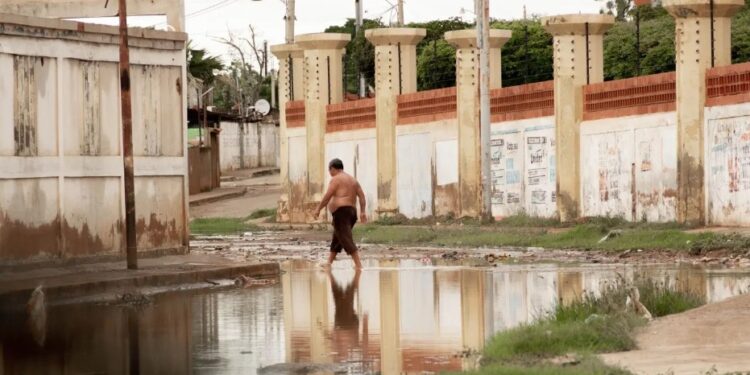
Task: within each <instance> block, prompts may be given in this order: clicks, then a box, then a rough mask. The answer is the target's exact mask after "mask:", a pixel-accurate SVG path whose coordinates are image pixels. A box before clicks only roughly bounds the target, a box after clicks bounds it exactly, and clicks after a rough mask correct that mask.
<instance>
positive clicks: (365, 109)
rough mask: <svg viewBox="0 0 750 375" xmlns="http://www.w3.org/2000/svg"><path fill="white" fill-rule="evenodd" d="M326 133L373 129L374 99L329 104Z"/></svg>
mask: <svg viewBox="0 0 750 375" xmlns="http://www.w3.org/2000/svg"><path fill="white" fill-rule="evenodd" d="M326 111H328V121H327V123H326V133H334V132H339V131H346V130H357V129H368V128H374V127H375V99H361V100H354V101H350V102H344V103H338V104H330V105H328V106H327V107H326Z"/></svg>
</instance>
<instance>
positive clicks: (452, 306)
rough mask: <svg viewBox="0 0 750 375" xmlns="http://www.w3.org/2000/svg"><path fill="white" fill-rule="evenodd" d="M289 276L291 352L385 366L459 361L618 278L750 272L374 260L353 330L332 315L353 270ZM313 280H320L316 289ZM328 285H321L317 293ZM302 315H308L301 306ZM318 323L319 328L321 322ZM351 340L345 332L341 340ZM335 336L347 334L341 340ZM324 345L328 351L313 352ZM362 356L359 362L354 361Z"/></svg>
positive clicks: (689, 285)
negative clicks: (335, 289)
mask: <svg viewBox="0 0 750 375" xmlns="http://www.w3.org/2000/svg"><path fill="white" fill-rule="evenodd" d="M298 266H299V267H298V268H297V270H296V271H295V272H291V273H290V275H289V276H286V277H285V279H284V280H287V281H286V282H289V283H291V288H287V287H285V288H284V290H288V291H290V292H291V294H292V296H285V300H287V301H289V303H290V304H291V310H292V312H291V313H286V314H285V317H286V321H287V322H288V325H287V327H286V329H287V334H288V335H290V337H291V346H292V349H291V352H292V355H291V356H289V357H287V360H288V361H291V362H298V363H299V362H308V361H312V362H319V363H348V364H349V365H348V366H350V370H351V371H354V372H356V371H359V369H365V370H367V371H373V372H378V371H379V372H381V373H383V374H399V373H419V372H422V371H434V372H441V371H451V370H460V369H462V368H465V367H466V366H468V365H469V362H462V361H461V360H460V359H457V358H455V354H456V353H458V352H460V351H462V350H464V349H465V348H475V349H481V348H482V347H483V345H484V343H485V342H486V339H487V338H489V337H490V336H491V335H492V334H494V333H496V332H499V331H502V330H505V329H509V328H512V327H516V326H518V325H520V324H523V323H530V322H532V321H534V320H535V319H538V318H540V317H542V316H544V315H545V314H546V313H549V312H550V311H552V310H553V309H554V308H555V306H556V305H557V304H558V303H570V302H572V301H575V300H578V299H580V298H581V297H582V296H584V295H585V294H587V293H592V294H594V295H598V294H600V291H601V290H602V289H603V288H606V287H608V286H610V285H613V284H615V283H616V282H618V280H628V281H632V280H634V279H637V278H642V277H648V278H652V279H654V280H656V281H657V282H661V283H664V284H665V285H667V286H669V287H672V288H676V289H680V290H684V291H690V292H692V293H695V294H699V295H701V296H703V297H705V298H707V299H708V300H709V301H716V300H718V299H723V298H726V297H727V296H730V295H735V294H736V293H738V292H740V291H742V290H747V288H748V286H750V277H748V276H744V279H740V280H738V279H737V277H736V275H723V274H715V273H711V272H709V273H705V272H703V271H701V270H696V269H689V268H683V269H668V270H665V269H664V268H652V269H644V270H638V271H637V272H636V270H635V269H634V268H633V267H631V266H623V265H618V266H602V265H596V266H579V267H561V266H557V265H536V266H515V265H512V266H511V265H509V266H503V265H501V266H498V267H496V268H494V269H491V270H487V269H472V268H446V267H442V268H434V267H425V266H424V265H421V264H420V263H419V262H417V261H414V260H394V261H383V262H380V263H373V264H370V265H369V266H368V267H369V268H370V269H366V270H365V271H364V272H363V273H362V274H361V276H360V278H359V283H358V288H357V293H356V297H355V299H354V302H353V310H354V311H355V313H356V314H357V316H358V320H357V330H356V334H352V332H344V331H343V330H342V329H341V328H340V327H337V325H336V323H335V315H336V311H337V309H341V308H342V306H340V303H341V301H337V300H335V299H334V298H333V297H332V293H331V286H332V285H333V283H335V284H336V285H339V287H340V288H344V289H345V288H347V287H348V286H349V285H351V283H352V280H353V279H354V273H353V271H348V270H339V269H335V270H334V271H333V277H332V278H330V279H327V277H326V276H324V274H323V273H320V272H317V271H309V270H307V269H305V268H304V267H307V266H305V265H298ZM313 289H317V290H316V291H315V292H312V290H313ZM319 292H324V293H319ZM301 315H304V316H301ZM316 330H317V331H316ZM342 340H348V341H342ZM337 342H346V345H345V346H341V345H339V344H337ZM322 351H326V355H322V354H321V355H319V356H316V355H313V353H321V352H322ZM351 366H359V367H357V368H356V369H357V370H356V371H355V368H354V367H351Z"/></svg>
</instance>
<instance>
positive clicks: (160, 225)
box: [135, 213, 182, 251]
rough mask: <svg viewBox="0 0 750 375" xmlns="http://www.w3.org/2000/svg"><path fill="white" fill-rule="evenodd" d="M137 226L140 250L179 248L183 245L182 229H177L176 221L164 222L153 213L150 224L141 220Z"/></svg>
mask: <svg viewBox="0 0 750 375" xmlns="http://www.w3.org/2000/svg"><path fill="white" fill-rule="evenodd" d="M135 226H136V232H137V233H138V247H139V250H141V249H162V248H165V247H178V246H180V245H181V244H182V228H178V227H177V220H176V219H171V220H169V219H168V220H164V221H162V220H159V216H158V215H157V214H156V213H151V215H150V216H149V219H148V222H147V221H146V219H145V218H140V219H138V221H137V222H136V224H135ZM141 251H142V250H141Z"/></svg>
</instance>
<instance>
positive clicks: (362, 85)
mask: <svg viewBox="0 0 750 375" xmlns="http://www.w3.org/2000/svg"><path fill="white" fill-rule="evenodd" d="M354 11H355V12H356V13H357V22H356V25H355V28H354V30H355V31H354V32H355V34H356V35H355V37H359V34H360V33H361V32H362V0H354ZM359 70H360V69H359V64H357V71H359ZM358 75H359V97H360V98H364V97H365V96H367V93H366V92H365V90H366V82H365V74H364V73H362V72H361V71H359V74H358Z"/></svg>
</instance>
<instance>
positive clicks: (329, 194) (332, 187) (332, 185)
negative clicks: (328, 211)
mask: <svg viewBox="0 0 750 375" xmlns="http://www.w3.org/2000/svg"><path fill="white" fill-rule="evenodd" d="M337 185H338V180H337V179H331V182H330V183H329V184H328V191H327V192H326V194H325V195H324V196H323V199H322V200H321V201H320V204H319V205H318V208H316V209H315V212H314V213H313V218H314V219H317V218H318V216H319V215H320V210H322V209H323V208H324V207H325V206H327V205H328V202H330V201H331V198H332V197H333V193H335V192H336V187H337Z"/></svg>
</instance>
